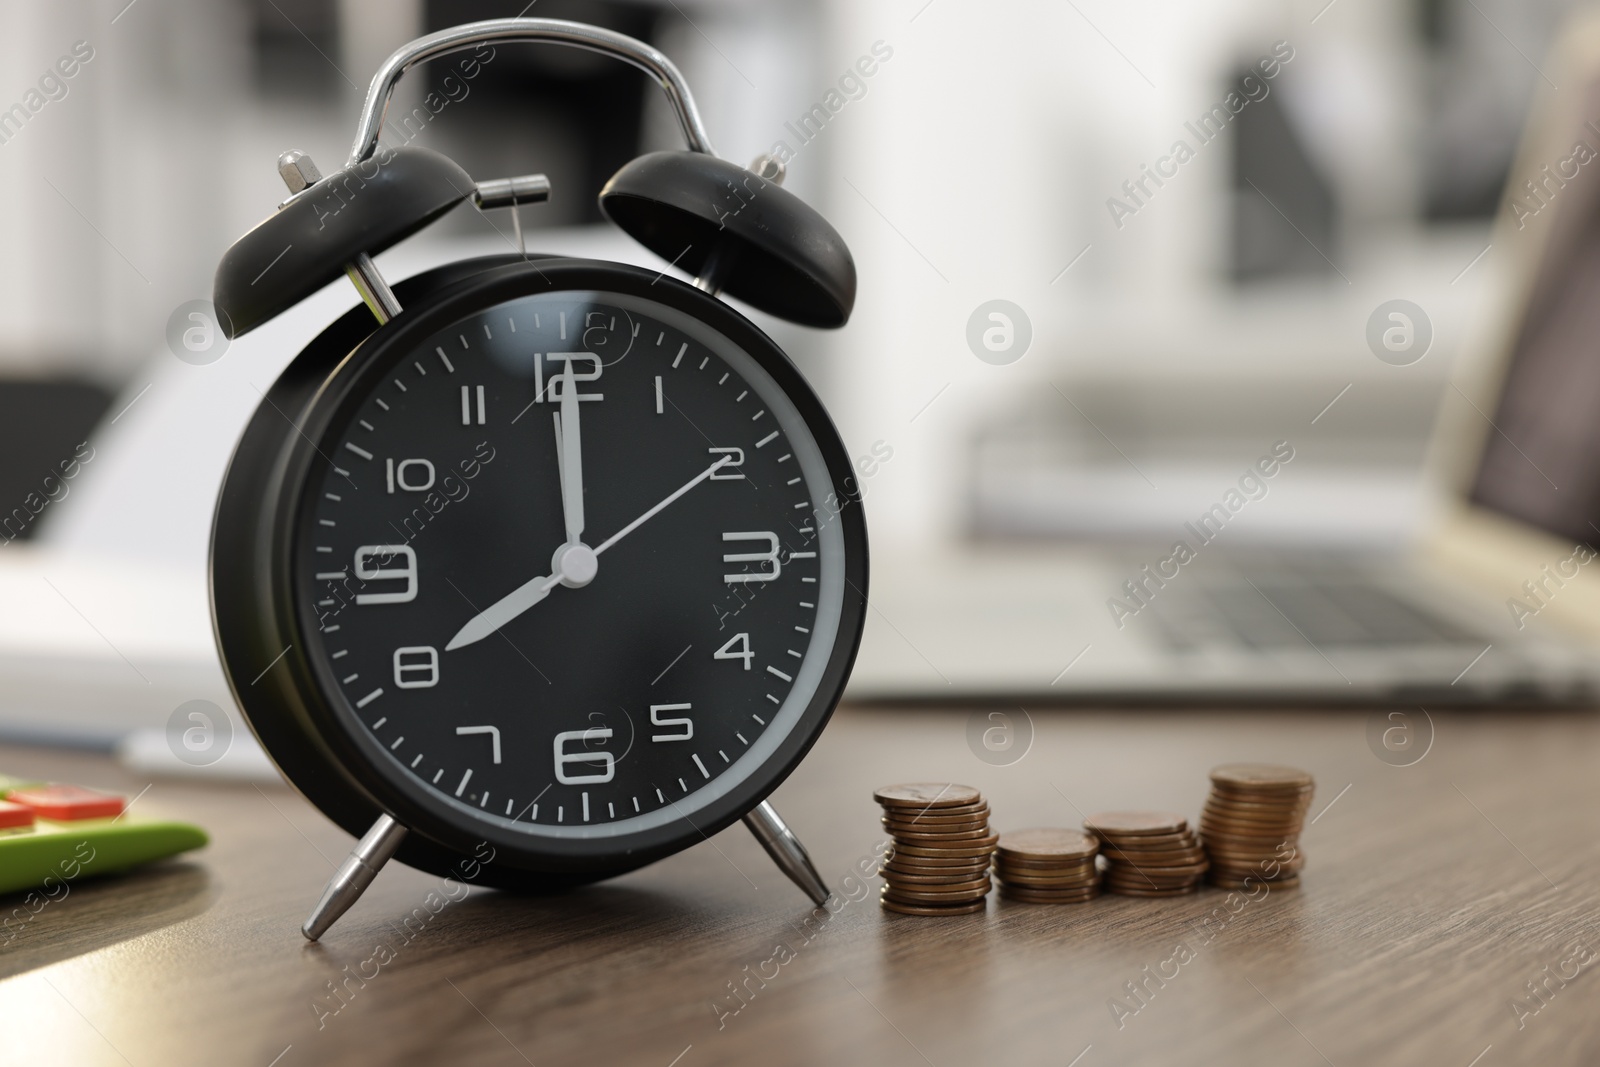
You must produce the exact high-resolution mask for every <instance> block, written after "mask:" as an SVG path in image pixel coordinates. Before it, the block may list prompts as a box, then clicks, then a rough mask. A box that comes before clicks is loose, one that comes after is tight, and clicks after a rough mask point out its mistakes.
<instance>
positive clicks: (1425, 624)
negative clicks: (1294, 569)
mask: <svg viewBox="0 0 1600 1067" xmlns="http://www.w3.org/2000/svg"><path fill="white" fill-rule="evenodd" d="M1195 578H1196V579H1197V580H1196V581H1194V582H1192V583H1185V584H1182V585H1177V584H1175V585H1172V586H1168V587H1167V588H1166V589H1163V590H1161V591H1160V592H1159V593H1158V594H1157V596H1156V597H1155V598H1154V599H1153V600H1152V602H1151V606H1150V608H1149V611H1150V614H1151V615H1152V617H1153V618H1154V620H1155V622H1156V624H1157V626H1158V627H1159V628H1160V630H1161V634H1162V637H1163V638H1164V639H1165V640H1166V642H1167V644H1168V645H1169V646H1170V647H1171V648H1172V649H1174V650H1175V651H1180V652H1186V651H1195V650H1199V649H1202V648H1205V647H1216V646H1218V645H1223V646H1232V647H1235V648H1245V649H1260V650H1275V649H1304V648H1305V647H1306V645H1307V643H1308V642H1309V643H1310V644H1312V645H1314V646H1316V647H1318V648H1329V647H1334V648H1378V647H1384V648H1393V647H1395V646H1417V645H1435V646H1438V645H1460V644H1468V645H1470V644H1481V643H1482V642H1481V639H1480V638H1479V637H1478V636H1477V635H1475V634H1473V633H1471V632H1470V631H1468V630H1465V629H1463V628H1461V627H1459V626H1456V625H1455V624H1453V623H1451V622H1449V621H1448V620H1446V619H1443V618H1440V617H1439V616H1437V615H1434V614H1432V613H1430V612H1427V611H1425V610H1423V609H1421V608H1419V607H1417V606H1415V605H1413V604H1410V603H1408V602H1406V601H1404V600H1402V599H1400V598H1399V597H1397V596H1395V595H1394V594H1392V593H1390V592H1388V591H1387V590H1385V589H1383V588H1382V587H1381V586H1379V585H1377V584H1375V583H1373V582H1372V581H1371V580H1369V579H1364V578H1362V577H1359V576H1357V575H1337V576H1335V575H1329V576H1328V578H1327V579H1326V580H1319V579H1318V578H1317V577H1314V576H1313V577H1300V576H1295V577H1285V576H1268V575H1263V576H1259V577H1253V578H1250V579H1248V580H1247V579H1246V578H1244V577H1243V576H1230V577H1223V576H1209V575H1208V576H1205V577H1201V576H1199V575H1196V576H1195ZM1252 582H1253V583H1254V584H1252Z"/></svg>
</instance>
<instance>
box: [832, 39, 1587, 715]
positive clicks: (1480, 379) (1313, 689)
mask: <svg viewBox="0 0 1600 1067" xmlns="http://www.w3.org/2000/svg"><path fill="white" fill-rule="evenodd" d="M1554 69H1556V70H1557V71H1558V72H1559V76H1558V77H1557V78H1556V82H1557V84H1559V85H1561V86H1563V87H1564V88H1563V90H1562V91H1561V92H1551V93H1549V94H1547V97H1546V98H1545V99H1542V100H1541V101H1540V102H1539V103H1538V104H1537V105H1536V106H1535V108H1534V111H1533V114H1532V117H1531V119H1530V121H1529V125H1528V127H1527V129H1526V131H1525V133H1524V138H1523V143H1522V145H1521V146H1520V148H1519V152H1518V157H1517V161H1516V164H1515V166H1514V167H1513V171H1512V178H1511V180H1510V184H1509V188H1508V191H1507V192H1508V196H1513V197H1519V198H1520V200H1519V201H1518V203H1519V204H1520V207H1517V206H1515V205H1508V206H1507V207H1506V208H1505V209H1504V210H1502V211H1501V213H1500V215H1499V216H1498V222H1497V228H1496V231H1495V234H1494V237H1493V243H1492V250H1493V252H1494V253H1495V255H1496V256H1498V257H1504V259H1503V260H1502V262H1501V263H1500V264H1499V266H1500V267H1501V268H1502V270H1503V271H1504V276H1505V277H1507V278H1509V279H1510V282H1511V286H1512V292H1511V294H1510V296H1511V299H1510V301H1509V304H1508V306H1509V308H1510V310H1511V313H1510V314H1507V315H1505V316H1502V318H1503V319H1504V322H1503V323H1502V324H1500V325H1499V326H1498V327H1497V328H1496V329H1494V330H1492V331H1490V332H1489V333H1488V334H1487V335H1484V336H1480V337H1478V338H1477V339H1476V348H1475V349H1474V350H1472V351H1468V352H1464V353H1463V355H1462V357H1460V358H1459V359H1458V362H1457V364H1456V365H1455V367H1454V368H1453V369H1452V374H1451V379H1450V381H1449V382H1448V383H1447V384H1446V386H1445V390H1444V393H1445V395H1444V398H1443V401H1442V408H1441V411H1440V415H1439V418H1438V420H1437V423H1436V426H1435V430H1434V435H1433V439H1432V441H1431V443H1430V446H1429V458H1428V461H1427V463H1426V469H1425V478H1424V480H1425V483H1426V486H1425V492H1426V493H1428V494H1430V495H1431V496H1432V497H1433V498H1434V502H1435V503H1436V504H1437V506H1436V507H1434V508H1431V509H1428V510H1429V512H1430V514H1431V517H1430V519H1429V520H1428V522H1427V523H1426V524H1425V529H1424V530H1423V531H1422V533H1421V534H1420V536H1417V537H1416V538H1415V539H1414V540H1413V541H1412V543H1409V544H1405V545H1402V546H1397V547H1396V548H1394V549H1393V550H1381V551H1368V552H1363V553H1351V552H1342V553H1336V552H1330V551H1325V550H1323V551H1311V550H1309V549H1306V548H1297V547H1296V546H1295V545H1293V544H1283V545H1275V546H1259V545H1258V546H1256V547H1249V546H1244V545H1241V542H1239V541H1238V540H1237V539H1233V540H1232V545H1233V546H1234V547H1232V548H1231V549H1230V547H1229V543H1230V538H1228V537H1227V536H1226V533H1227V531H1226V530H1225V529H1223V527H1225V526H1226V524H1227V523H1228V522H1229V521H1230V517H1231V516H1232V515H1233V514H1234V512H1235V511H1237V510H1238V509H1239V508H1242V507H1245V506H1247V505H1248V504H1249V502H1250V500H1251V499H1252V497H1253V495H1254V490H1255V489H1256V486H1257V484H1258V483H1260V484H1266V483H1268V482H1269V481H1270V479H1271V477H1272V476H1273V475H1276V474H1279V473H1280V472H1281V469H1282V466H1281V465H1282V464H1283V463H1284V462H1286V457H1285V452H1286V451H1287V452H1288V453H1292V451H1293V445H1292V444H1291V443H1288V442H1280V443H1277V444H1273V445H1268V446H1267V447H1265V448H1264V449H1263V455H1262V457H1261V459H1260V460H1258V461H1257V464H1256V465H1255V466H1254V467H1252V470H1253V471H1254V472H1255V476H1254V477H1253V478H1246V479H1243V480H1241V481H1240V483H1239V485H1238V486H1237V487H1234V486H1224V485H1220V484H1219V486H1218V491H1219V497H1218V501H1217V505H1216V506H1214V507H1212V508H1210V509H1209V510H1207V511H1205V512H1203V513H1202V514H1200V515H1198V516H1195V517H1192V518H1191V521H1189V522H1186V523H1175V524H1174V529H1173V530H1172V537H1171V538H1170V539H1168V540H1167V541H1166V542H1165V543H1164V544H1161V545H1150V546H1122V547H1113V546H1103V547H1073V548H1063V547H1060V546H1059V545H1058V546H1023V547H1018V546H1015V545H996V546H989V547H982V546H974V547H967V548H962V549H959V550H954V551H951V552H950V553H948V554H947V555H944V556H942V557H939V558H907V557H905V556H903V555H893V554H892V555H890V556H889V557H888V558H885V557H884V556H883V555H880V556H878V557H877V558H875V559H874V563H873V568H874V569H873V584H872V590H871V592H872V598H871V610H870V611H869V619H868V623H867V632H866V635H865V637H864V639H863V643H862V649H861V654H860V657H859V659H858V662H857V665H856V669H855V673H854V675H853V677H852V680H851V687H850V694H851V696H853V697H855V698H857V699H909V700H928V699H941V698H945V699H961V700H970V699H975V698H976V699H993V700H1017V701H1023V700H1039V699H1056V700H1068V701H1141V700H1145V701H1162V702H1171V701H1174V700H1181V701H1195V702H1205V701H1248V702H1257V703H1265V702H1273V703H1282V702H1301V703H1346V702H1372V703H1382V704H1394V705H1424V706H1426V705H1439V704H1473V703H1489V702H1493V703H1501V704H1504V703H1535V704H1559V703H1583V702H1588V701H1592V700H1593V699H1594V698H1595V696H1596V695H1597V693H1600V558H1597V556H1596V550H1595V548H1594V547H1592V546H1595V545H1600V19H1597V18H1596V17H1594V16H1588V17H1587V18H1586V19H1584V20H1582V21H1580V22H1578V23H1576V24H1575V25H1574V26H1573V27H1571V28H1570V29H1569V31H1568V32H1567V33H1566V34H1564V35H1563V37H1562V40H1561V43H1560V45H1559V46H1558V48H1557V54H1556V57H1555V63H1554ZM1580 145H1581V146H1583V147H1582V148H1581V149H1580V147H1579V146H1580ZM1525 183H1531V184H1525ZM1396 321H1397V322H1399V320H1396ZM1402 325H1403V324H1402ZM1290 458H1292V456H1291V457H1290ZM1245 474H1246V475H1247V476H1248V475H1250V474H1251V471H1246V472H1245ZM1236 498H1237V499H1236ZM1236 505H1237V506H1236ZM870 507H871V503H870V500H869V502H868V508H869V512H870ZM1230 509H1231V510H1230ZM1180 545H1181V546H1182V547H1181V548H1180Z"/></svg>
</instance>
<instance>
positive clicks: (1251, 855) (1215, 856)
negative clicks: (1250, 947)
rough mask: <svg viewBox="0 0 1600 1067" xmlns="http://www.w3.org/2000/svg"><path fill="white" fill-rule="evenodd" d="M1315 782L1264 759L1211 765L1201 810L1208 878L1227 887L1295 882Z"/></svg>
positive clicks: (1298, 882) (1298, 879)
mask: <svg viewBox="0 0 1600 1067" xmlns="http://www.w3.org/2000/svg"><path fill="white" fill-rule="evenodd" d="M1315 785H1316V783H1315V782H1313V781H1312V778H1311V775H1309V774H1307V773H1306V772H1305V771H1301V770H1296V769H1295V768H1293V767H1278V766H1274V765H1272V764H1267V763H1229V764H1225V765H1223V766H1221V767H1218V768H1216V769H1215V770H1213V771H1212V772H1211V795H1210V796H1209V797H1207V798H1206V806H1205V811H1204V812H1202V813H1201V816H1200V836H1201V837H1202V838H1203V839H1204V841H1205V850H1206V855H1207V856H1208V857H1209V858H1210V860H1211V874H1210V881H1211V884H1212V885H1219V886H1223V887H1225V888H1228V889H1250V888H1254V886H1255V885H1256V884H1257V883H1260V882H1270V883H1272V884H1273V885H1275V886H1280V887H1283V888H1289V887H1291V886H1296V885H1299V884H1300V869H1301V868H1302V867H1304V866H1305V862H1306V861H1305V856H1304V855H1303V854H1302V853H1301V852H1300V829H1301V827H1302V826H1304V825H1305V817H1306V810H1307V809H1308V808H1310V807H1311V793H1312V790H1313V789H1314V788H1315ZM1247 878H1248V879H1250V880H1251V881H1250V884H1249V885H1246V884H1245V879H1247Z"/></svg>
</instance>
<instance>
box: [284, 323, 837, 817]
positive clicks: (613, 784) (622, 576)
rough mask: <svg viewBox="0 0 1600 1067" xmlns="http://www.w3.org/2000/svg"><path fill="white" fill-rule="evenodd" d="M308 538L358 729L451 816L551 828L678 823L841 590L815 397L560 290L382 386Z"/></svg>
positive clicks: (747, 758) (770, 708) (422, 350)
mask: <svg viewBox="0 0 1600 1067" xmlns="http://www.w3.org/2000/svg"><path fill="white" fill-rule="evenodd" d="M365 380H366V382H367V385H366V387H365V388H366V391H365V392H364V393H362V394H360V395H356V396H353V397H351V398H349V400H347V402H346V403H345V404H344V406H343V408H342V414H341V415H340V416H339V418H338V420H337V421H336V424H335V425H334V426H333V427H332V428H331V429H330V430H329V432H328V434H327V435H326V436H325V437H324V439H323V443H322V445H321V451H322V453H323V455H324V457H325V458H327V459H328V460H329V463H327V464H325V465H323V466H322V468H321V473H320V474H314V475H313V477H312V478H311V479H310V482H309V484H308V489H307V493H308V496H307V498H306V506H305V507H303V508H302V516H303V518H302V525H301V527H300V529H299V531H298V541H297V543H296V547H295V550H294V566H295V568H296V582H297V586H296V591H297V595H298V596H300V597H301V598H303V601H304V602H305V604H306V605H307V606H308V609H309V610H308V611H307V612H306V613H305V615H304V617H306V618H310V619H314V620H315V621H314V623H313V625H314V626H315V632H314V633H310V634H308V635H307V636H308V640H309V644H310V646H311V647H312V649H313V659H315V660H318V661H320V662H319V664H318V666H319V669H321V670H322V671H323V673H324V674H325V675H329V676H331V679H332V682H333V684H335V685H336V686H337V688H338V690H339V691H340V692H341V693H342V694H343V698H344V699H343V702H342V703H340V704H338V712H339V714H340V715H341V716H342V717H343V718H344V720H345V722H344V726H345V728H346V729H348V730H349V731H350V732H351V733H352V735H353V736H354V737H355V738H356V740H357V743H358V744H360V745H362V746H363V747H365V748H367V749H370V750H371V751H372V752H374V753H375V754H377V753H381V758H382V759H383V760H385V761H388V762H389V763H390V764H392V767H393V769H395V770H398V771H399V772H400V773H402V774H403V775H405V776H408V777H409V778H410V779H412V780H413V784H414V785H416V786H417V787H419V788H422V789H425V790H427V791H429V792H430V793H431V795H432V799H434V800H435V801H440V802H443V803H444V804H446V805H447V806H449V807H451V808H453V809H455V810H456V811H457V814H458V815H469V816H471V817H475V818H481V819H489V820H494V821H498V822H501V823H503V824H505V825H514V826H515V827H516V828H518V829H520V830H522V831H524V832H527V833H530V834H536V835H537V834H543V835H549V836H570V837H584V836H608V835H619V834H626V833H631V832H636V831H640V830H645V829H649V828H652V827H655V826H660V825H663V824H665V823H668V822H671V821H674V820H677V819H680V818H683V817H685V816H690V815H692V813H693V812H694V811H695V810H697V809H698V808H700V807H703V806H704V805H705V804H707V803H709V802H710V801H712V800H714V799H716V798H717V797H719V796H722V795H723V794H725V793H727V792H728V791H729V790H730V789H732V788H733V787H734V786H735V785H736V784H738V783H739V782H740V781H742V780H744V779H745V778H746V777H748V776H749V775H750V774H751V773H752V772H754V771H755V770H756V769H757V768H758V767H759V766H760V765H761V763H762V762H763V761H764V760H765V759H766V758H767V757H768V756H770V755H771V754H772V752H773V751H774V750H775V749H776V748H777V746H778V744H779V743H780V742H781V741H782V740H783V739H784V736H785V735H786V734H787V732H788V731H789V730H790V729H792V728H793V726H794V725H795V724H796V722H797V720H798V719H799V717H800V716H801V714H802V713H803V712H804V711H805V708H806V705H807V703H808V702H809V700H810V699H811V697H812V695H813V694H814V692H815V690H816V689H817V687H818V684H819V682H820V679H821V676H822V673H823V669H824V667H825V666H826V663H827V660H828V657H829V654H830V652H831V651H832V649H833V645H834V642H835V637H836V634H837V629H838V624H839V617H840V607H841V603H842V601H843V595H844V588H843V587H844V548H843V537H842V534H841V532H840V529H839V523H838V522H837V521H836V520H834V521H830V519H832V518H833V516H834V515H835V514H836V512H837V510H838V503H837V501H836V499H835V498H834V496H833V487H832V483H831V480H830V479H829V477H828V474H827V470H826V467H825V465H824V462H823V459H822V455H821V452H820V450H819V449H818V447H817V444H816V441H815V439H814V438H813V437H812V435H811V432H810V431H809V430H808V429H807V427H806V424H805V421H804V419H803V418H802V417H801V415H800V413H799V411H798V410H797V409H796V408H795V406H794V405H793V404H792V403H791V402H790V401H789V399H788V398H787V397H786V396H785V394H784V393H783V392H782V390H781V389H780V388H779V387H778V386H777V384H776V383H775V382H774V380H773V379H772V378H771V377H770V376H769V375H768V374H767V373H766V372H765V371H764V370H762V369H761V367H760V366H759V365H758V364H757V363H756V361H755V360H754V359H753V358H752V357H750V356H749V355H747V354H746V353H744V352H743V351H742V350H740V349H738V348H737V347H735V346H734V345H733V344H732V342H730V341H729V340H728V339H727V338H725V337H723V336H722V335H721V334H720V333H717V332H716V331H714V330H712V329H711V328H710V327H708V326H706V325H705V324H703V323H700V322H698V321H696V320H695V319H693V318H691V317H690V316H687V315H685V314H683V313H681V312H678V311H676V310H674V309H672V308H668V307H666V306H664V305H660V304H657V303H654V302H652V301H648V300H643V299H639V298H636V297H632V296H624V295H619V294H609V293H597V292H558V293H551V294H542V295H538V296H532V297H525V298H521V299H518V300H514V301H510V302H507V303H503V304H499V305H496V306H494V307H492V308H490V309H488V310H486V311H483V312H480V313H476V314H473V315H471V316H468V317H466V318H463V319H460V320H458V321H456V322H455V323H453V324H451V325H450V326H449V327H448V328H446V329H444V330H441V331H440V332H439V333H437V334H436V335H434V336H432V337H430V338H428V339H427V341H426V342H425V343H423V344H420V345H418V346H417V347H416V348H415V349H414V350H412V351H409V352H406V353H404V354H403V355H402V356H401V357H400V358H399V359H398V360H397V361H394V362H392V363H391V364H390V365H389V366H387V367H385V368H383V373H382V374H381V376H380V377H373V376H371V375H369V376H367V378H366V379H365Z"/></svg>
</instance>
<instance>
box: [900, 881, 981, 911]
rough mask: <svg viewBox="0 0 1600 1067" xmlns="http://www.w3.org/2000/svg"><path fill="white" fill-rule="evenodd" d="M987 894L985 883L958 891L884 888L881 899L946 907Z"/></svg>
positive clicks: (978, 898) (979, 898)
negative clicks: (935, 891)
mask: <svg viewBox="0 0 1600 1067" xmlns="http://www.w3.org/2000/svg"><path fill="white" fill-rule="evenodd" d="M988 895H989V887H988V886H987V885H985V886H982V887H981V888H978V889H970V890H966V891H964V892H960V893H922V892H917V891H915V890H910V889H892V888H891V889H885V890H884V891H883V895H882V896H881V897H880V898H879V899H881V900H887V901H891V902H893V903H895V904H938V905H944V906H946V907H948V906H949V905H952V904H965V903H967V902H968V901H973V900H982V899H983V898H984V897H986V896H988Z"/></svg>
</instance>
